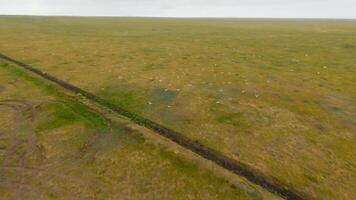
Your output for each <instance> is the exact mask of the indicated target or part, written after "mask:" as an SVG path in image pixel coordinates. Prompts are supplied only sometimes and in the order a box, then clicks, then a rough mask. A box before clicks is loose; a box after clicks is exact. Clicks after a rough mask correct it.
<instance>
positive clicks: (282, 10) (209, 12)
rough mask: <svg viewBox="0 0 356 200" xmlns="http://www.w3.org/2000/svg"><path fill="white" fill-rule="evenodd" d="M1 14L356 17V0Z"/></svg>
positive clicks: (133, 1)
mask: <svg viewBox="0 0 356 200" xmlns="http://www.w3.org/2000/svg"><path fill="white" fill-rule="evenodd" d="M0 5H1V6H0V14H34V15H90V16H159V17H164V16H166V17H306V18H313V17H316V18H356V12H354V9H353V8H356V1H354V0H179V1H172V0H100V1H98V0H0Z"/></svg>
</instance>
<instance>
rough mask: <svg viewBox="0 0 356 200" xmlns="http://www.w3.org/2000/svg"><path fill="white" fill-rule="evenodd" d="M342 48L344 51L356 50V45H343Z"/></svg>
mask: <svg viewBox="0 0 356 200" xmlns="http://www.w3.org/2000/svg"><path fill="white" fill-rule="evenodd" d="M341 47H342V48H344V49H356V45H355V44H350V43H346V44H343V45H341Z"/></svg>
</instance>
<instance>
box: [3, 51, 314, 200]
mask: <svg viewBox="0 0 356 200" xmlns="http://www.w3.org/2000/svg"><path fill="white" fill-rule="evenodd" d="M0 59H3V60H6V61H8V62H11V63H14V64H16V65H18V66H20V67H22V68H24V69H26V70H28V71H31V72H33V73H35V74H37V75H39V76H41V77H43V78H45V79H47V80H49V81H51V82H54V83H56V84H58V85H59V86H61V87H63V88H65V89H67V90H70V91H71V92H74V93H76V94H81V95H83V96H84V97H86V98H87V99H89V100H91V101H93V102H95V103H98V104H100V105H102V106H104V107H106V108H108V109H110V110H112V111H114V112H115V113H118V114H120V115H123V116H125V117H127V118H129V119H130V120H132V121H133V122H135V123H136V124H139V125H141V126H144V127H146V128H149V129H151V130H153V131H155V132H156V133H158V134H160V135H162V136H164V137H166V138H168V139H170V140H172V141H173V142H175V143H177V144H179V145H180V146H183V147H185V148H187V149H189V150H191V151H193V152H195V153H196V154H198V155H200V156H202V157H204V158H205V159H208V160H210V161H213V162H214V163H216V164H218V165H219V166H221V167H223V168H225V169H227V170H229V171H231V172H232V173H234V174H237V175H239V176H242V177H245V178H246V179H248V180H249V181H251V182H253V183H255V184H257V185H260V186H261V187H263V188H265V189H266V190H268V191H270V192H273V193H276V194H279V195H280V196H281V197H284V198H285V199H290V200H299V199H312V198H310V197H308V196H307V195H306V194H301V193H300V192H298V191H296V190H294V189H293V188H291V187H288V186H287V185H284V184H282V183H281V182H280V181H279V180H277V179H276V178H274V177H271V176H267V175H265V174H263V173H262V172H260V171H258V170H256V169H254V168H252V167H250V166H247V165H246V164H244V163H241V162H239V161H236V160H233V159H231V158H228V157H227V156H225V155H223V154H222V153H221V152H217V151H215V150H213V149H210V148H208V147H206V146H204V145H202V144H200V143H199V142H198V141H193V140H191V139H189V138H187V137H186V136H184V135H183V134H181V133H178V132H176V131H174V130H171V129H169V128H166V127H164V126H162V125H160V124H158V123H156V122H153V121H151V120H149V119H146V118H144V117H141V116H139V115H137V114H135V113H132V112H130V111H127V110H125V109H122V108H120V107H117V106H115V105H113V104H111V103H108V102H107V101H105V100H103V99H100V98H98V97H97V96H95V95H94V94H92V93H89V92H87V91H85V90H82V89H80V88H78V87H76V86H74V85H71V84H69V83H66V82H64V81H62V80H59V79H57V78H55V77H53V76H51V75H49V74H47V73H45V72H42V71H40V70H38V69H36V68H33V67H31V66H29V65H27V64H24V63H22V62H19V61H17V60H14V59H12V58H10V57H8V56H5V55H3V54H1V53H0Z"/></svg>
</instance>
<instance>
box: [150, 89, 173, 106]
mask: <svg viewBox="0 0 356 200" xmlns="http://www.w3.org/2000/svg"><path fill="white" fill-rule="evenodd" d="M177 95H178V93H177V91H173V90H169V89H164V88H161V87H155V88H154V89H153V90H152V91H151V99H152V101H153V102H154V103H162V104H168V103H171V102H172V101H173V100H174V99H175V98H176V97H177Z"/></svg>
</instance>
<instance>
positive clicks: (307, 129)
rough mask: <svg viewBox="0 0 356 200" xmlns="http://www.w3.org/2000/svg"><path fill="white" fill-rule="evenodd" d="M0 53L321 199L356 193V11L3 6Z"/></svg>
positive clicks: (352, 196)
mask: <svg viewBox="0 0 356 200" xmlns="http://www.w3.org/2000/svg"><path fill="white" fill-rule="evenodd" d="M0 41H1V42H0V53H4V54H6V55H8V56H11V57H13V58H16V59H18V60H21V61H23V62H25V63H28V64H31V65H33V66H35V67H37V68H39V69H41V70H43V71H45V72H48V73H50V74H52V75H54V76H56V77H58V78H60V79H62V80H65V81H67V82H69V83H72V84H74V85H76V86H79V87H81V88H83V89H85V90H88V91H90V92H92V93H95V94H96V95H98V96H100V97H101V98H103V99H105V100H107V101H109V102H111V103H113V104H115V105H117V106H119V107H122V108H125V109H128V110H130V111H131V112H134V113H137V114H139V115H141V116H144V117H147V118H149V119H152V120H154V121H156V122H159V123H160V124H163V125H165V126H167V127H169V128H171V129H173V130H176V131H178V132H181V133H183V134H185V135H186V136H188V137H190V138H191V139H192V140H198V141H200V142H201V143H203V144H204V145H206V146H208V147H210V148H213V149H215V150H217V151H220V152H222V153H224V154H225V155H227V156H229V157H230V158H232V159H235V160H237V161H240V162H243V163H246V164H247V165H249V166H250V167H251V168H255V169H257V170H259V171H261V172H263V173H264V174H266V175H268V176H271V177H275V178H277V179H278V180H280V181H281V182H282V183H283V184H284V185H288V186H290V187H292V188H294V189H296V190H297V191H299V192H300V193H303V194H307V195H308V196H312V197H314V198H317V199H353V198H355V197H356V190H355V189H354V188H355V187H356V184H355V183H356V146H355V142H356V135H355V134H356V22H355V21H321V20H320V21H311V20H310V21H301V20H294V21H293V20H274V21H273V20H252V19H251V20H233V19H221V20H215V19H209V20H208V19H195V20H192V19H143V18H68V17H5V16H3V17H0Z"/></svg>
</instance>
